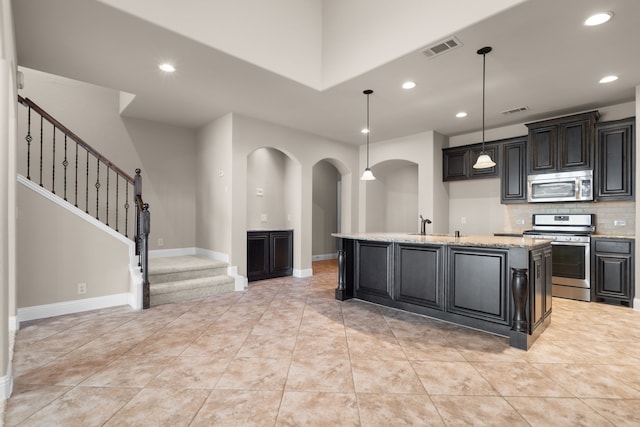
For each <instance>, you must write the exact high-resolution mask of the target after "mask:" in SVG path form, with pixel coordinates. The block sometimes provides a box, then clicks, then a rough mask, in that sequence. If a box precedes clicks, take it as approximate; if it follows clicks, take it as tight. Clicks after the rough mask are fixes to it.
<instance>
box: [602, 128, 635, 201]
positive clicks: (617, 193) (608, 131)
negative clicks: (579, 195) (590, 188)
mask: <svg viewBox="0 0 640 427" xmlns="http://www.w3.org/2000/svg"><path fill="white" fill-rule="evenodd" d="M634 125H635V117H630V118H627V119H623V120H616V121H612V122H603V123H599V124H598V125H597V126H596V159H597V160H596V167H595V177H596V199H597V200H633V199H634V194H633V187H634V180H635V170H634V169H635V168H634V159H635V153H634V146H635V131H634Z"/></svg>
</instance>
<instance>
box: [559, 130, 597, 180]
mask: <svg viewBox="0 0 640 427" xmlns="http://www.w3.org/2000/svg"><path fill="white" fill-rule="evenodd" d="M592 125H593V124H592V123H591V121H590V120H589V119H583V120H576V121H574V122H569V123H561V124H560V125H559V126H558V151H559V154H560V158H559V165H558V170H560V171H571V170H582V169H590V168H591V165H592V163H593V162H592V158H593V137H592V135H593V133H592V131H591V129H592V128H591V126H592Z"/></svg>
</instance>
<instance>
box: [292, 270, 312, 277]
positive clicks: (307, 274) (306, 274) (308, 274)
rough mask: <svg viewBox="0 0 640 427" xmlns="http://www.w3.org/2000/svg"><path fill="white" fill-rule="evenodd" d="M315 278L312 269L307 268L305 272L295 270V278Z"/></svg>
mask: <svg viewBox="0 0 640 427" xmlns="http://www.w3.org/2000/svg"><path fill="white" fill-rule="evenodd" d="M311 276H313V269H312V268H305V269H303V270H301V269H298V268H295V269H293V277H299V278H305V277H311Z"/></svg>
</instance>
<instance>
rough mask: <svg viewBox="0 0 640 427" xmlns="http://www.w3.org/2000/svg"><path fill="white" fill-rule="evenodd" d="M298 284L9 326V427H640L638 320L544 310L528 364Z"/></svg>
mask: <svg viewBox="0 0 640 427" xmlns="http://www.w3.org/2000/svg"><path fill="white" fill-rule="evenodd" d="M313 269H314V272H315V275H314V276H313V277H311V278H307V279H295V278H284V279H274V280H269V281H262V282H257V283H252V284H251V285H250V286H249V290H248V291H245V292H236V293H231V294H225V295H222V296H216V297H210V298H207V299H202V300H196V301H189V302H183V303H177V304H167V305H163V306H158V307H155V308H152V309H150V310H145V311H140V312H136V311H132V310H130V309H129V308H126V307H119V308H113V309H107V310H100V311H95V312H89V313H81V314H75V315H68V316H62V317H58V318H52V319H46V320H42V321H37V322H31V323H30V324H25V325H22V328H21V330H20V331H19V332H18V334H17V337H16V344H15V356H14V365H13V368H14V382H15V385H14V392H13V395H12V397H11V398H10V399H9V401H8V404H7V410H6V425H7V426H16V425H19V426H53V425H61V426H83V427H84V426H100V425H107V426H135V425H140V426H163V425H165V426H183V425H184V426H186V425H191V426H212V425H223V426H301V425H304V426H307V425H309V426H310V425H317V426H338V425H354V426H357V425H362V426H391V425H393V426H399V425H447V426H457V425H497V426H502V425H504V426H520V425H523V426H578V425H581V426H587V425H589V426H608V425H617V426H638V425H640V312H636V311H633V310H631V309H628V308H623V307H617V306H611V305H604V304H595V303H591V304H589V303H581V302H576V301H570V300H562V299H554V301H553V303H554V308H553V320H552V325H551V327H550V328H549V329H547V331H546V332H545V333H544V334H543V336H542V337H541V338H540V339H539V340H538V341H537V342H536V343H535V344H534V346H533V348H532V349H531V350H530V351H528V352H524V351H520V350H515V349H511V348H510V347H509V346H508V343H507V339H506V338H502V337H496V336H493V335H488V334H484V333H481V332H477V331H473V330H469V329H465V328H461V327H457V326H454V325H451V324H447V323H443V322H439V321H436V320H433V319H429V318H425V317H421V316H415V315H410V314H406V313H403V312H399V311H394V310H390V309H386V308H382V307H378V306H374V305H371V304H367V303H363V302H358V301H347V302H342V303H341V302H338V301H335V300H334V298H333V295H334V288H335V286H336V281H337V272H336V266H335V262H332V261H325V262H320V263H314V266H313Z"/></svg>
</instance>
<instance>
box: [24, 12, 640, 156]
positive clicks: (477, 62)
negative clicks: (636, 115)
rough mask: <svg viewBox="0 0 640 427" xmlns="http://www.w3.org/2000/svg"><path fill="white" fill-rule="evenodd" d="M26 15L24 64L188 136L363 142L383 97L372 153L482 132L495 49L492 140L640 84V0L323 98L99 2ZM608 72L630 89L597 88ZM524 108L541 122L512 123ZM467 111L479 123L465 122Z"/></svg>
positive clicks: (394, 66)
mask: <svg viewBox="0 0 640 427" xmlns="http://www.w3.org/2000/svg"><path fill="white" fill-rule="evenodd" d="M180 4H182V5H185V4H186V5H188V2H183V3H180ZM398 4H402V3H401V2H398ZM13 9H14V21H15V26H16V44H17V50H18V62H19V65H21V66H24V67H28V68H33V69H36V70H40V71H44V72H48V73H52V74H57V75H60V76H64V77H68V78H72V79H77V80H81V81H85V82H88V83H93V84H97V85H101V86H105V87H109V88H113V89H117V90H121V91H124V92H128V93H131V94H134V95H135V98H134V100H133V101H132V102H131V104H130V105H129V106H128V107H127V109H126V110H125V112H124V114H125V115H126V116H130V117H138V118H144V119H148V120H153V121H159V122H164V123H170V124H176V125H181V126H188V127H199V126H202V125H204V124H206V123H208V122H210V121H212V120H214V119H216V118H218V117H220V116H222V115H224V114H227V113H229V112H234V113H239V114H243V115H246V116H250V117H254V118H257V119H261V120H266V121H269V122H273V123H277V124H281V125H284V126H288V127H292V128H296V129H300V130H303V131H306V132H310V133H314V134H317V135H322V136H324V137H326V138H330V139H334V140H338V141H344V142H347V143H353V144H362V143H364V137H363V136H362V135H361V134H360V132H359V130H360V128H362V127H363V126H364V123H365V119H366V117H365V107H366V104H365V102H366V98H365V96H364V95H363V94H362V91H363V90H364V89H373V90H374V91H375V92H374V94H373V95H371V100H370V101H371V128H372V133H371V142H376V141H380V140H387V139H392V138H397V137H401V136H405V135H410V134H414V133H418V132H422V131H427V130H436V131H438V132H440V133H442V134H445V135H457V134H462V133H468V132H472V131H477V130H479V129H480V127H481V123H482V122H481V120H482V118H481V117H482V57H481V56H479V55H477V54H476V50H477V49H479V48H481V47H483V46H487V45H488V46H492V47H493V52H491V53H490V54H488V55H487V70H486V72H487V85H486V126H487V128H492V127H498V126H504V125H508V124H513V123H522V122H527V121H534V120H538V119H542V118H546V117H550V116H554V115H561V114H565V113H572V112H577V111H582V110H587V109H592V108H597V107H602V106H607V105H612V104H617V103H621V102H627V101H631V100H633V99H634V96H635V87H636V86H638V85H640V55H638V53H637V50H638V47H637V44H638V41H640V25H637V22H640V1H637V0H563V1H557V0H528V1H525V2H523V3H521V4H518V5H516V6H514V7H512V8H509V9H507V10H505V11H503V12H501V13H498V14H497V15H494V16H492V17H489V18H487V19H484V20H482V21H481V22H479V23H477V24H473V25H471V26H468V27H466V28H460V29H459V30H458V31H455V33H454V34H453V35H455V36H456V37H457V38H458V39H459V40H460V41H461V42H462V44H463V46H462V47H460V48H458V49H455V50H452V51H451V52H448V53H445V54H443V55H441V56H438V57H436V58H432V59H428V58H426V57H425V55H424V54H423V53H422V50H423V48H426V47H427V46H429V45H431V44H432V43H433V42H436V41H439V40H424V41H423V42H421V43H420V44H418V45H420V46H422V48H421V49H419V50H416V51H414V52H412V53H409V54H407V55H404V56H401V57H399V58H396V59H393V60H390V61H389V62H386V63H385V64H383V65H380V66H377V67H375V68H373V69H371V70H369V71H366V72H364V73H362V74H359V75H357V76H355V77H352V78H349V79H347V80H345V81H343V82H341V83H338V84H335V85H333V86H331V87H329V88H327V89H324V90H317V89H314V88H312V87H310V86H309V85H305V84H302V83H299V82H298V81H295V80H294V79H289V78H286V77H283V76H282V75H279V74H276V73H274V72H272V71H268V70H267V69H265V68H261V67H258V66H256V65H253V64H251V63H249V62H247V61H244V60H241V59H238V58H237V57H235V56H231V55H229V54H227V53H223V52H222V51H220V50H218V49H215V48H212V47H210V46H208V45H206V44H204V43H200V42H197V41H194V39H193V38H188V37H186V36H184V35H180V34H178V33H176V32H175V31H170V30H167V29H165V28H162V27H160V26H157V25H154V24H151V23H149V22H147V21H146V20H142V19H140V18H137V17H134V16H132V15H129V14H126V13H124V12H122V11H121V10H118V9H115V8H112V7H110V6H107V5H105V4H103V3H100V2H96V1H87V0H48V1H46V2H44V1H41V0H14V1H13ZM600 10H609V11H613V12H614V18H613V20H612V21H610V22H609V23H607V24H604V25H602V26H600V27H591V28H587V27H584V26H583V25H582V22H583V21H584V19H585V18H586V17H587V16H588V15H590V14H591V13H592V12H595V11H600ZM183 15H184V13H183ZM442 19H446V16H443V17H442ZM449 35H451V34H442V36H443V37H444V36H449ZM254 36H255V35H254ZM258 36H259V35H258ZM420 37H425V36H424V35H422V36H420ZM167 55H169V56H172V57H173V58H178V59H179V64H180V66H179V69H178V72H176V73H175V74H174V75H168V76H165V75H161V73H160V72H159V71H158V70H157V60H158V58H163V57H166V56H167ZM607 74H617V75H619V76H620V78H619V80H617V81H616V82H614V83H611V84H608V85H602V84H598V80H599V79H600V78H601V77H603V76H604V75H607ZM408 78H410V79H412V80H414V81H415V82H416V83H417V84H418V86H417V87H416V88H415V89H413V90H411V91H405V90H403V89H401V88H400V84H401V83H402V82H403V81H404V80H406V79H408ZM298 80H299V79H298ZM26 84H28V82H26ZM35 101H36V102H37V98H36V99H35ZM521 106H528V107H529V108H530V110H528V111H526V112H523V113H517V114H512V115H503V114H501V112H502V111H505V110H509V109H512V108H515V107H521ZM460 110H464V111H467V112H468V113H469V115H468V116H467V117H466V118H465V119H457V118H455V113H456V112H458V111H460Z"/></svg>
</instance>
